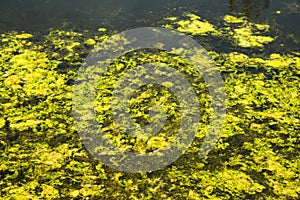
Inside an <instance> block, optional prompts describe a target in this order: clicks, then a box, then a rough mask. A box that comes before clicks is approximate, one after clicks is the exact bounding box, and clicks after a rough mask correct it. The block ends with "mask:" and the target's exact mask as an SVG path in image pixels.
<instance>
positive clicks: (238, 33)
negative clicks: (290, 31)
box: [165, 13, 274, 48]
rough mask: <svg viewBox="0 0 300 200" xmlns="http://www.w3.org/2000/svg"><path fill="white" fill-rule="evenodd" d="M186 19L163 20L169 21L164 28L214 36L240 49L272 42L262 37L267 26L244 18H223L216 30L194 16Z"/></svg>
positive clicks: (226, 16)
mask: <svg viewBox="0 0 300 200" xmlns="http://www.w3.org/2000/svg"><path fill="white" fill-rule="evenodd" d="M186 17H188V19H181V20H179V19H177V18H174V17H169V18H165V19H166V20H168V21H171V23H170V24H167V25H165V27H166V28H172V29H176V30H178V31H180V32H183V33H188V34H191V35H201V36H207V35H211V36H215V37H223V38H225V39H230V40H231V41H232V42H234V43H235V44H236V45H238V46H240V47H246V48H251V47H263V46H264V45H266V44H269V43H271V42H273V41H274V38H273V37H271V36H265V35H262V34H264V33H267V32H268V31H269V25H267V24H259V23H254V22H250V21H249V20H248V19H247V18H245V17H235V16H231V15H225V16H224V18H223V19H224V24H223V27H219V28H217V27H216V26H214V25H213V24H211V23H209V22H208V21H206V20H201V18H200V17H199V16H197V15H195V14H191V13H189V14H186Z"/></svg>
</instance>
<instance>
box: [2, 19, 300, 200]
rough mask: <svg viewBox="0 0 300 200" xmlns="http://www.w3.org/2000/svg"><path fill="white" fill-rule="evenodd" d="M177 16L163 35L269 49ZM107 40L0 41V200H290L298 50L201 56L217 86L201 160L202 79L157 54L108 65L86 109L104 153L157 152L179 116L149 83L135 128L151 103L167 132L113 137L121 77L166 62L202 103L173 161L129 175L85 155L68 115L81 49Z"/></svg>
mask: <svg viewBox="0 0 300 200" xmlns="http://www.w3.org/2000/svg"><path fill="white" fill-rule="evenodd" d="M186 17H187V18H188V19H187V20H179V19H177V18H169V19H168V22H170V24H169V25H166V27H168V28H172V29H176V30H178V31H181V32H183V33H186V34H190V35H192V36H197V35H200V36H209V35H210V36H212V37H220V38H224V39H226V40H228V41H231V42H232V43H233V44H234V45H238V46H240V47H242V48H264V46H266V45H268V44H269V43H270V42H277V41H276V38H272V37H270V36H269V35H265V34H266V33H268V30H269V26H268V25H266V24H256V23H253V22H250V21H248V19H247V18H245V17H235V16H229V15H226V16H224V24H223V25H224V27H217V26H216V25H213V24H210V23H209V22H208V21H206V20H202V19H201V18H200V17H198V16H196V15H193V14H187V15H186ZM110 34H111V33H109V31H107V30H106V29H105V28H100V29H99V31H98V32H97V33H90V32H83V33H77V32H73V31H62V30H55V31H51V32H50V33H49V34H48V35H47V36H46V37H45V38H44V39H40V41H37V40H36V37H35V36H34V35H31V34H29V33H17V32H10V33H5V34H1V37H0V46H1V48H0V69H1V70H0V91H1V92H0V101H1V104H0V154H1V158H0V161H1V162H0V196H1V199H24V200H25V199H299V196H300V188H299V185H300V176H299V171H300V155H299V152H300V141H299V127H300V109H299V108H300V97H299V90H300V81H299V79H300V74H299V72H300V57H299V54H300V53H299V52H294V53H293V54H284V53H280V54H279V53H272V54H270V55H258V54H257V55H252V56H249V55H245V54H244V53H242V52H226V53H222V52H221V53H217V52H214V51H211V52H209V54H210V55H211V57H212V58H213V60H214V61H215V63H216V65H217V67H218V69H219V70H220V72H221V74H222V76H223V79H224V83H225V89H226V92H227V99H226V104H227V116H226V122H225V126H224V129H223V131H222V133H221V138H220V140H219V141H218V143H217V145H216V147H215V149H214V150H213V151H211V152H210V153H209V155H208V156H206V157H204V158H202V159H200V158H198V157H197V155H198V154H197V152H198V151H199V148H200V146H201V140H202V139H203V137H204V136H205V134H206V130H207V128H208V121H209V116H210V104H209V101H208V99H209V94H208V93H207V92H206V89H205V84H204V83H203V82H202V81H201V77H193V69H192V68H191V66H189V65H188V63H186V61H185V60H183V59H181V58H179V57H176V56H174V55H172V54H169V53H166V52H147V51H141V52H133V53H132V54H131V55H130V56H126V55H125V56H122V57H120V58H119V59H117V60H115V61H114V62H113V64H112V65H111V66H110V68H109V71H108V72H107V76H106V77H107V79H106V80H103V82H101V84H100V83H99V96H98V97H106V98H102V99H101V100H100V98H99V100H98V101H97V102H96V111H97V112H98V120H99V123H102V124H103V128H105V129H106V133H107V138H108V139H109V140H110V142H111V143H112V144H115V145H117V146H119V147H122V148H123V149H124V150H132V151H136V152H139V153H143V152H147V151H151V150H154V149H157V148H161V147H163V146H165V145H167V144H168V142H170V141H172V131H173V132H174V128H176V126H172V123H171V122H176V119H177V117H180V115H179V114H178V112H177V109H178V106H177V101H176V99H175V98H174V97H172V94H171V93H170V92H169V91H168V90H166V89H164V88H163V87H156V86H155V85H152V86H151V87H150V86H149V87H148V88H147V87H144V88H141V89H140V90H139V91H137V92H136V93H135V96H134V98H133V99H132V100H131V112H132V115H133V118H134V119H135V120H136V121H138V122H140V123H147V121H148V120H149V115H148V114H147V113H145V112H144V111H145V110H147V108H146V107H147V105H148V104H151V103H153V102H159V103H160V104H161V105H162V106H164V107H165V110H166V111H167V113H168V115H169V117H170V120H169V122H170V123H169V124H168V126H166V127H165V129H164V130H163V132H162V133H160V135H157V136H155V137H153V138H151V139H150V140H142V139H141V140H139V141H137V139H136V138H134V137H126V135H124V134H121V133H119V132H117V129H116V128H115V125H114V124H113V123H112V119H110V118H109V110H110V109H109V107H108V105H107V104H106V102H105V101H109V100H110V96H109V94H110V93H111V92H112V89H111V88H112V85H113V84H114V82H115V81H116V80H117V79H118V78H119V77H120V75H121V74H120V73H119V72H122V71H123V70H127V69H128V68H130V67H136V66H137V65H139V64H143V63H147V62H160V63H166V64H168V65H170V66H171V67H174V68H176V69H178V70H179V71H181V72H183V73H185V75H186V76H187V77H188V79H189V81H191V83H192V85H193V87H194V89H195V91H196V94H197V96H198V101H199V103H200V105H202V109H201V112H202V117H201V119H200V122H199V130H198V132H197V134H196V139H195V141H194V142H193V144H192V145H191V147H190V148H189V149H188V150H187V152H186V153H185V154H184V155H183V156H182V157H181V158H179V159H178V160H177V161H176V162H175V163H173V164H172V165H170V166H168V167H166V168H164V169H162V170H159V171H156V172H151V173H144V174H128V173H123V172H117V171H115V170H113V169H111V168H109V167H107V166H104V165H103V164H102V163H99V162H98V161H96V160H95V159H93V158H92V157H91V156H90V155H89V154H88V153H87V151H86V150H85V149H84V147H83V146H82V145H81V142H80V139H79V137H78V136H77V133H76V130H75V127H74V124H73V119H72V116H71V106H72V105H71V103H72V99H71V98H72V92H73V85H72V83H73V81H74V78H75V76H76V70H77V69H78V67H79V66H80V65H81V63H82V62H83V59H84V56H85V55H86V53H88V52H89V50H90V48H91V47H93V46H96V45H97V44H98V43H100V42H102V41H103V40H104V39H106V38H107V37H108V36H109V35H110ZM168 84H170V83H168V82H166V83H165V85H166V86H167V85H168ZM102 105H106V106H102ZM172 120H175V121H172ZM175 124H176V123H175Z"/></svg>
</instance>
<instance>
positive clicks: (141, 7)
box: [0, 0, 300, 41]
mask: <svg viewBox="0 0 300 200" xmlns="http://www.w3.org/2000/svg"><path fill="white" fill-rule="evenodd" d="M278 10H280V11H281V13H280V14H276V11H278ZM184 12H194V13H196V14H199V15H200V16H202V17H203V18H206V19H208V20H210V21H214V20H217V19H218V18H219V17H221V16H222V15H224V14H230V13H231V14H236V13H243V14H245V15H247V16H248V17H249V18H250V19H251V20H254V21H259V22H269V23H273V24H276V25H278V26H280V27H282V29H283V30H284V32H285V33H286V34H287V35H288V34H289V35H290V37H292V35H293V36H294V37H295V38H296V39H298V41H299V38H300V36H299V35H300V28H299V27H300V26H299V20H300V1H299V0H287V1H282V0H1V1H0V32H4V31H11V30H18V31H23V30H24V31H47V30H48V29H49V28H51V27H52V28H67V29H94V28H97V27H101V26H106V27H107V26H109V27H111V28H112V29H116V30H124V29H129V28H133V27H140V26H153V25H155V24H156V22H157V21H158V20H161V19H162V18H163V17H165V16H170V15H177V16H180V15H181V14H182V13H184Z"/></svg>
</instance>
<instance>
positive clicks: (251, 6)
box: [228, 0, 270, 19]
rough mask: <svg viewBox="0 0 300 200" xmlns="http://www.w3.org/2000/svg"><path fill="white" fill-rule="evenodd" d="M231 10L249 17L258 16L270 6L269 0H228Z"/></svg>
mask: <svg viewBox="0 0 300 200" xmlns="http://www.w3.org/2000/svg"><path fill="white" fill-rule="evenodd" d="M228 7H229V10H230V11H231V12H234V13H243V14H244V15H246V16H247V17H249V18H252V19H253V18H254V19H256V18H258V17H259V16H260V14H261V12H263V11H264V10H265V9H268V8H269V7H270V0H263V1H262V0H229V2H228Z"/></svg>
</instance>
